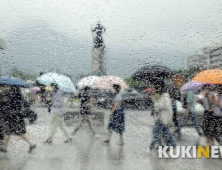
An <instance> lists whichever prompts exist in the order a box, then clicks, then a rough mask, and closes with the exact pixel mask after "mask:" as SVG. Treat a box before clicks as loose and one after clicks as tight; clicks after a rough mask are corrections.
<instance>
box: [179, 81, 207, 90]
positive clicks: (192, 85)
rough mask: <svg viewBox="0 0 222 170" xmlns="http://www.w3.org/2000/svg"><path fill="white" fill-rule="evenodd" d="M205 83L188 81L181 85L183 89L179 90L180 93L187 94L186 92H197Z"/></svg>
mask: <svg viewBox="0 0 222 170" xmlns="http://www.w3.org/2000/svg"><path fill="white" fill-rule="evenodd" d="M205 84H206V83H202V82H197V81H194V80H192V81H189V82H187V83H186V84H184V85H183V87H182V88H181V89H180V91H181V92H188V91H197V90H200V89H201V87H203V86H204V85H205Z"/></svg>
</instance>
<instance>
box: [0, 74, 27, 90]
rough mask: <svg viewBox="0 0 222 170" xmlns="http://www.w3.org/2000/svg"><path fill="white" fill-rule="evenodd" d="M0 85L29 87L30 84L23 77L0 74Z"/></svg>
mask: <svg viewBox="0 0 222 170" xmlns="http://www.w3.org/2000/svg"><path fill="white" fill-rule="evenodd" d="M0 85H8V86H21V87H25V88H27V87H29V86H28V84H27V83H26V82H25V81H23V80H22V79H19V78H15V77H11V76H0Z"/></svg>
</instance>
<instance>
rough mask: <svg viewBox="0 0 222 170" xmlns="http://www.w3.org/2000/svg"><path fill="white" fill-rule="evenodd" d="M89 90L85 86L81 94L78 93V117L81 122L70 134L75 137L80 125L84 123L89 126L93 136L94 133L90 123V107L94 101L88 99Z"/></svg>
mask: <svg viewBox="0 0 222 170" xmlns="http://www.w3.org/2000/svg"><path fill="white" fill-rule="evenodd" d="M90 91H91V88H90V87H88V86H86V87H85V88H84V90H83V92H82V93H80V95H79V97H80V102H81V103H80V115H81V121H80V123H79V125H78V126H77V128H76V129H74V131H73V132H72V135H75V134H76V132H77V131H79V130H80V128H81V127H82V125H83V124H84V123H85V122H86V123H87V124H88V126H89V129H90V131H91V132H92V134H93V136H94V135H95V131H94V130H93V128H92V123H91V121H90V115H91V105H92V103H93V102H94V99H93V98H91V97H90Z"/></svg>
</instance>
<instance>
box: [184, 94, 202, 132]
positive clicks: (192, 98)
mask: <svg viewBox="0 0 222 170" xmlns="http://www.w3.org/2000/svg"><path fill="white" fill-rule="evenodd" d="M197 101H198V99H197V97H196V94H195V93H194V92H192V91H189V92H188V94H187V107H186V111H185V114H186V115H188V116H189V117H191V119H192V121H193V124H194V127H195V128H196V130H197V133H198V135H199V136H202V135H203V134H202V132H201V127H200V122H199V119H198V117H197V114H196V110H195V106H196V104H197Z"/></svg>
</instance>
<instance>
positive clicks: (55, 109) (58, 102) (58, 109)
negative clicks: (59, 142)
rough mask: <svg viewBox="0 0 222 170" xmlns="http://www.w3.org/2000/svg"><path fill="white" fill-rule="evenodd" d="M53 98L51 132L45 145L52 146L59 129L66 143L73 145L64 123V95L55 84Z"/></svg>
mask: <svg viewBox="0 0 222 170" xmlns="http://www.w3.org/2000/svg"><path fill="white" fill-rule="evenodd" d="M52 87H53V98H52V113H53V117H52V121H51V125H50V132H49V137H48V139H47V140H46V141H45V142H44V143H45V144H52V139H53V137H54V135H55V133H56V131H57V129H58V127H60V129H61V130H62V132H63V134H64V135H65V137H66V140H65V143H71V142H72V139H71V138H70V136H69V134H68V131H67V130H66V128H65V123H64V116H63V115H64V102H65V98H64V94H63V93H62V92H61V91H60V90H59V87H58V85H57V84H55V83H53V84H52Z"/></svg>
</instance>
